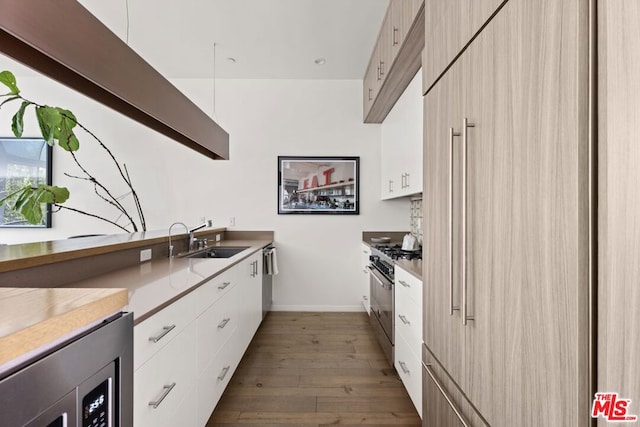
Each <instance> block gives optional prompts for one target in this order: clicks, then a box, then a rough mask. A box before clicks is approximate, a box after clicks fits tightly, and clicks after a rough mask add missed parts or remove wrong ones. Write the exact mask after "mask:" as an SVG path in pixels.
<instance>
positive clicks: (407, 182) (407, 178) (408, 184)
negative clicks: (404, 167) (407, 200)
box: [406, 172, 411, 188]
mask: <svg viewBox="0 0 640 427" xmlns="http://www.w3.org/2000/svg"><path fill="white" fill-rule="evenodd" d="M406 175H407V177H406V184H407V188H409V187H411V184H410V183H409V177H410V176H411V174H409V173H408V172H407V174H406Z"/></svg>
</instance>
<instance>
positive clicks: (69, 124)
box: [56, 108, 80, 151]
mask: <svg viewBox="0 0 640 427" xmlns="http://www.w3.org/2000/svg"><path fill="white" fill-rule="evenodd" d="M58 112H59V113H60V128H59V129H58V132H57V135H56V138H57V139H58V144H59V145H60V147H62V148H64V149H65V150H67V151H77V150H78V149H79V148H80V142H79V141H78V138H77V137H76V135H75V134H74V132H73V128H74V127H75V125H76V123H77V122H76V118H75V116H74V115H73V113H72V112H71V111H68V110H63V109H61V108H59V109H58Z"/></svg>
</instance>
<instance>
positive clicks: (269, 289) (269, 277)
mask: <svg viewBox="0 0 640 427" xmlns="http://www.w3.org/2000/svg"><path fill="white" fill-rule="evenodd" d="M272 249H274V246H273V245H269V246H266V247H265V248H263V249H262V318H263V319H264V317H265V316H266V315H267V313H268V312H269V310H271V304H272V302H273V274H274V271H273V269H272V268H271V267H273V264H272V262H271V256H273V252H272Z"/></svg>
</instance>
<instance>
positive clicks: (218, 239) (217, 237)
mask: <svg viewBox="0 0 640 427" xmlns="http://www.w3.org/2000/svg"><path fill="white" fill-rule="evenodd" d="M219 241H220V235H219V234H216V242H219Z"/></svg>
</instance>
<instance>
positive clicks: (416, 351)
mask: <svg viewBox="0 0 640 427" xmlns="http://www.w3.org/2000/svg"><path fill="white" fill-rule="evenodd" d="M394 271H395V294H394V296H395V316H396V318H395V319H394V320H395V322H394V324H395V329H394V332H395V345H394V352H395V354H394V365H395V368H396V371H398V374H399V375H400V378H401V379H402V383H403V384H404V386H405V388H406V389H407V392H408V393H409V396H410V397H411V401H412V402H413V405H414V406H415V407H416V410H417V411H418V414H420V416H421V417H422V369H421V362H420V361H421V360H422V359H421V355H422V280H420V279H418V278H417V277H415V276H413V275H412V274H411V273H409V272H408V271H406V270H404V269H402V268H401V267H399V266H398V265H396V266H395V269H394Z"/></svg>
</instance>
